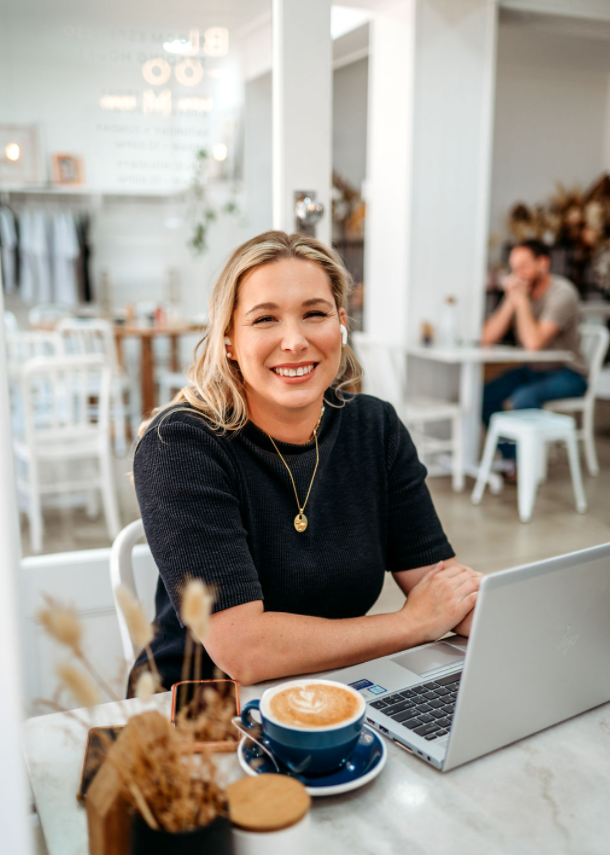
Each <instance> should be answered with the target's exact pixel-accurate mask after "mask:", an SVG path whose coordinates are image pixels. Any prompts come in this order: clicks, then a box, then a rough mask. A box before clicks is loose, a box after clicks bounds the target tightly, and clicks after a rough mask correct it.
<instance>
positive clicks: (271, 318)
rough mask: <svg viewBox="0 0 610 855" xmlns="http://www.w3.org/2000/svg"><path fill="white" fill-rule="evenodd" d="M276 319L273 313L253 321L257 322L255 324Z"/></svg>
mask: <svg viewBox="0 0 610 855" xmlns="http://www.w3.org/2000/svg"><path fill="white" fill-rule="evenodd" d="M274 320H275V318H273V317H271V315H265V317H264V318H257V319H256V320H255V321H253V323H255V324H264V323H266V322H267V321H274Z"/></svg>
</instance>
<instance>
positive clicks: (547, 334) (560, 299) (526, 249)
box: [482, 240, 587, 459]
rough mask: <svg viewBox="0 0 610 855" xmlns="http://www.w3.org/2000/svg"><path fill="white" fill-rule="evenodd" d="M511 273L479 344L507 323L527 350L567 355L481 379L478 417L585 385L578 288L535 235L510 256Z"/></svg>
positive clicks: (511, 449)
mask: <svg viewBox="0 0 610 855" xmlns="http://www.w3.org/2000/svg"><path fill="white" fill-rule="evenodd" d="M509 265H510V269H511V275H510V276H509V277H508V279H507V280H506V282H505V285H504V299H503V300H502V302H501V303H500V305H499V307H498V308H497V309H496V311H495V312H494V313H493V314H492V315H491V316H490V317H489V318H488V319H487V321H486V322H485V326H484V328H483V337H482V344H483V345H491V344H497V343H498V342H499V341H501V340H502V339H503V338H504V336H505V335H506V333H507V332H508V331H509V330H510V329H512V330H513V332H514V334H515V338H516V340H517V344H518V345H520V346H521V347H524V348H525V349H526V350H544V349H546V348H550V349H554V350H569V351H571V353H572V361H571V362H570V363H569V365H565V364H561V363H546V362H544V363H532V364H530V365H522V366H520V367H518V368H513V369H511V370H510V371H507V372H506V373H505V374H502V375H501V376H500V377H497V378H496V379H495V380H491V381H490V382H489V383H486V384H485V388H484V391H483V421H484V423H485V426H486V427H487V426H488V425H489V420H490V418H491V416H492V414H493V413H496V412H498V411H500V410H503V409H514V410H525V409H530V408H536V409H538V408H540V407H542V404H543V403H544V402H545V401H551V400H555V399H557V398H577V397H580V396H581V395H584V393H585V392H586V389H587V379H586V377H587V364H586V362H585V359H584V357H583V355H582V352H581V350H580V344H579V334H578V324H579V308H578V291H577V290H576V288H575V287H574V285H573V284H572V283H571V282H570V281H569V280H568V279H565V278H564V277H563V276H555V275H553V274H552V273H551V272H550V265H551V259H550V256H549V251H548V249H547V247H546V246H545V245H544V244H543V243H541V242H540V241H536V240H527V241H523V242H521V243H519V244H517V245H516V246H514V247H513V249H512V251H511V253H510V256H509ZM500 451H501V453H502V456H503V457H505V458H510V459H514V457H515V446H514V445H510V444H508V443H502V444H501V445H500Z"/></svg>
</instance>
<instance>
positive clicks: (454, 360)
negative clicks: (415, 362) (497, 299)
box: [406, 344, 572, 491]
mask: <svg viewBox="0 0 610 855" xmlns="http://www.w3.org/2000/svg"><path fill="white" fill-rule="evenodd" d="M406 351H407V354H408V355H409V356H414V357H416V358H417V359H427V360H430V361H432V362H440V363H444V364H445V365H459V366H460V388H459V398H458V401H459V405H460V410H461V412H462V432H463V433H462V435H463V437H464V455H463V460H464V474H465V475H470V477H471V478H476V477H477V475H478V471H479V437H480V432H481V407H482V397H483V365H484V364H485V363H491V362H495V363H504V362H506V363H514V364H515V365H523V364H525V363H532V362H557V363H566V362H571V361H572V354H571V353H570V351H569V350H525V348H523V347H507V346H502V345H494V346H493V347H435V346H434V345H430V346H427V347H426V346H424V345H421V344H416V345H408V346H407V348H406ZM490 486H491V488H492V490H496V491H497V490H498V489H500V488H501V482H499V481H498V476H496V477H495V478H494V479H493V480H490Z"/></svg>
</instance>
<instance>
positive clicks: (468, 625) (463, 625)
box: [453, 609, 474, 636]
mask: <svg viewBox="0 0 610 855" xmlns="http://www.w3.org/2000/svg"><path fill="white" fill-rule="evenodd" d="M473 617H474V609H473V610H472V611H471V612H469V613H468V614H467V615H466V617H465V618H464V620H462V621H460V622H459V623H458V625H457V626H454V627H453V631H454V632H457V634H458V635H465V636H469V635H470V630H471V629H472V619H473Z"/></svg>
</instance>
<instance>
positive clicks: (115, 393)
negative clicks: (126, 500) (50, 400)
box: [56, 318, 138, 455]
mask: <svg viewBox="0 0 610 855" xmlns="http://www.w3.org/2000/svg"><path fill="white" fill-rule="evenodd" d="M56 329H57V332H58V333H59V335H60V336H62V338H63V339H64V342H65V346H66V352H67V353H70V354H77V353H82V354H87V353H102V354H103V355H104V356H105V357H106V359H107V361H108V364H109V365H110V368H111V370H112V391H111V408H112V410H111V416H112V420H113V422H114V432H115V436H114V443H115V449H116V452H117V454H119V455H123V454H125V451H126V449H127V432H126V408H125V402H124V395H125V393H127V395H128V401H129V403H128V409H129V414H130V418H131V422H132V430H134V431H135V429H136V422H137V421H138V414H137V413H135V412H134V401H135V394H134V388H133V384H132V382H131V380H130V379H129V377H128V376H127V374H126V373H125V371H124V370H123V369H122V368H121V366H120V365H119V362H118V359H117V352H116V342H115V339H114V333H113V332H112V325H111V324H110V323H109V322H108V321H105V320H102V319H89V318H87V319H86V320H85V319H77V318H64V319H63V320H60V321H59V323H58V324H57V327H56Z"/></svg>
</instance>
